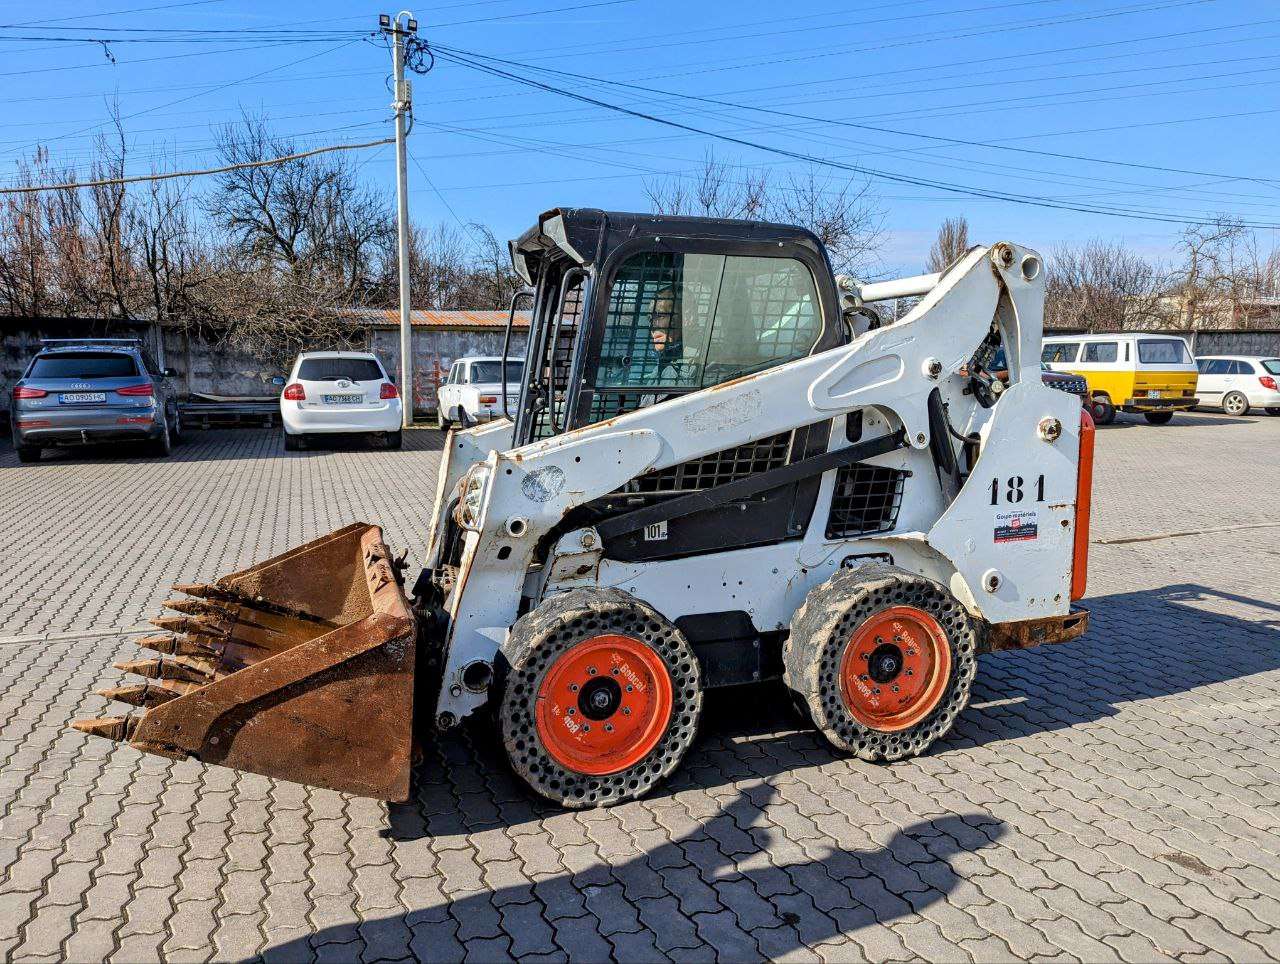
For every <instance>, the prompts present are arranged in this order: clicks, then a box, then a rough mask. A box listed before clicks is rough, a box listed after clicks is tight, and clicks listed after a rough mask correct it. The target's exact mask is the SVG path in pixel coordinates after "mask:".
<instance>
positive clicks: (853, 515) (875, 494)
mask: <svg viewBox="0 0 1280 964" xmlns="http://www.w3.org/2000/svg"><path fill="white" fill-rule="evenodd" d="M910 474H911V473H910V472H906V471H903V470H901V469H890V468H885V467H884V466H880V465H846V466H845V467H844V468H842V469H840V470H839V471H838V472H837V473H836V484H835V489H834V491H833V492H832V493H831V513H830V515H828V516H827V538H828V539H847V538H849V537H850V536H865V535H870V534H872V533H876V532H889V531H890V530H892V529H893V528H894V527H895V526H896V525H897V524H898V510H899V509H900V508H902V490H903V487H904V486H905V485H906V480H907V476H909V475H910Z"/></svg>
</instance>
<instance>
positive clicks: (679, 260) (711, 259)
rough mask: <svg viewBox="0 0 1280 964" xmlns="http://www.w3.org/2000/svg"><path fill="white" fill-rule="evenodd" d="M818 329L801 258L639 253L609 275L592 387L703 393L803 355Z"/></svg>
mask: <svg viewBox="0 0 1280 964" xmlns="http://www.w3.org/2000/svg"><path fill="white" fill-rule="evenodd" d="M821 333H822V315H821V311H820V309H819V305H818V292H817V289H816V288H815V286H814V282H813V276H812V275H811V274H810V273H809V269H808V268H806V267H805V266H804V265H803V264H801V263H800V262H799V261H795V260H792V259H789V258H751V257H731V256H725V255H710V254H678V253H674V252H645V253H642V254H638V255H635V256H634V257H632V258H630V259H628V260H627V261H625V262H624V263H623V264H622V266H621V267H620V268H619V270H618V273H617V275H616V276H615V278H614V282H613V288H612V290H611V291H610V293H609V309H608V315H607V317H606V319H605V325H604V334H603V340H602V343H601V352H600V356H601V357H600V368H599V371H598V373H597V376H596V385H597V387H600V388H647V387H655V388H657V387H663V388H690V389H697V388H705V387H708V386H711V385H716V384H719V383H720V382H724V381H728V380H729V379H731V378H737V377H739V376H741V375H747V374H750V373H752V372H757V371H761V370H763V369H765V368H771V367H773V366H775V365H778V364H781V363H783V362H786V361H791V360H792V359H796V358H802V357H804V356H805V355H808V354H809V352H810V351H812V350H813V346H814V345H815V344H816V343H817V341H818V338H819V336H820V335H821Z"/></svg>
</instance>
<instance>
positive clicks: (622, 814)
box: [0, 414, 1280, 961]
mask: <svg viewBox="0 0 1280 964" xmlns="http://www.w3.org/2000/svg"><path fill="white" fill-rule="evenodd" d="M1278 443H1280V419H1268V418H1247V419H1236V420H1232V419H1227V418H1225V417H1224V416H1221V415H1212V414H1199V415H1194V416H1180V417H1179V418H1177V419H1176V420H1175V422H1174V423H1173V424H1172V425H1170V426H1167V427H1164V428H1156V427H1151V426H1147V425H1145V424H1143V423H1138V422H1134V421H1131V420H1128V419H1126V418H1124V417H1123V416H1122V418H1121V421H1120V422H1119V423H1118V424H1117V425H1115V426H1112V427H1110V428H1106V429H1103V430H1101V431H1100V433H1099V438H1098V466H1097V481H1096V487H1095V505H1096V508H1095V516H1094V531H1093V537H1094V539H1095V541H1096V544H1095V545H1094V547H1093V555H1092V567H1091V574H1090V581H1089V588H1090V598H1089V600H1088V605H1089V606H1090V608H1091V609H1092V611H1093V628H1092V629H1091V631H1090V633H1089V635H1088V636H1087V637H1086V638H1085V639H1083V640H1081V641H1079V642H1076V643H1073V644H1070V645H1066V646H1060V647H1047V648H1043V649H1038V650H1031V651H1027V652H1021V653H1009V654H1000V655H992V656H984V657H983V658H982V660H981V669H980V672H979V677H978V683H977V686H976V689H975V693H974V700H973V705H972V706H971V707H970V709H969V710H968V711H967V712H966V713H965V714H964V716H963V717H962V718H961V720H960V721H959V723H958V724H957V726H956V728H955V730H954V731H953V732H952V733H951V734H950V735H949V736H948V737H947V738H945V739H944V740H941V741H940V742H939V743H938V744H937V745H936V746H935V747H934V748H933V749H932V750H931V751H930V752H929V753H928V754H927V755H926V756H924V757H923V758H921V759H917V760H913V761H909V762H905V763H898V764H894V765H892V766H870V765H866V764H862V763H858V762H856V761H851V760H848V759H845V758H842V757H840V756H839V755H837V754H836V753H834V752H833V751H832V750H831V749H830V748H829V747H828V746H827V745H826V744H825V742H823V741H822V740H821V739H820V738H818V737H817V736H815V735H814V733H813V732H811V731H810V730H809V729H808V728H806V727H804V726H802V725H800V724H799V723H798V721H797V719H796V717H794V716H793V715H792V714H791V712H790V711H789V710H788V708H787V701H785V700H784V699H782V698H781V694H780V693H779V692H778V691H777V690H776V689H774V690H773V691H771V692H769V693H767V694H761V693H748V692H732V691H731V692H719V693H713V694H711V695H710V698H709V699H708V701H707V712H706V722H705V726H704V728H703V732H702V734H701V736H700V738H699V740H698V742H697V744H696V745H695V747H694V749H693V751H692V752H691V753H690V755H689V758H688V760H687V761H686V763H685V766H684V767H683V768H682V770H681V771H680V772H679V773H678V774H677V775H676V776H675V778H674V779H673V780H672V781H671V782H670V783H668V784H667V785H666V786H664V787H662V788H660V789H659V790H658V792H656V793H654V794H653V795H652V796H650V797H649V798H647V799H645V800H643V801H640V802H637V803H632V804H627V805H624V806H620V807H615V808H612V809H608V810H598V811H588V812H582V813H567V812H561V811H557V810H556V809H555V808H553V807H550V806H548V805H546V804H544V803H542V802H540V801H538V800H536V799H534V798H533V797H532V796H531V795H530V794H529V793H527V792H526V791H525V790H524V789H523V788H522V786H521V785H520V784H518V783H517V782H516V780H515V779H514V778H513V777H512V776H511V775H510V774H509V772H508V771H507V769H506V767H505V764H504V762H503V760H502V758H501V755H500V753H499V752H498V751H497V750H496V748H495V744H494V741H493V740H492V738H491V734H489V733H488V732H487V731H486V730H485V728H484V727H483V726H481V725H476V726H473V727H467V728H464V729H463V731H462V732H460V733H458V734H457V735H456V736H454V737H451V738H449V739H445V740H442V741H440V742H439V743H438V744H435V745H433V746H431V747H430V748H429V752H428V758H427V759H426V761H425V762H424V763H423V765H422V768H421V772H420V777H421V778H422V779H420V784H421V790H420V792H419V793H418V795H417V797H416V799H415V800H414V801H413V802H412V803H411V804H408V805H405V806H392V807H390V808H388V807H386V806H384V805H382V804H379V803H376V802H373V801H369V800H362V799H355V798H348V797H343V796H341V795H338V794H335V793H330V792H328V791H321V790H310V789H306V788H303V787H298V786H295V785H292V784H287V783H280V782H275V781H271V780H267V779H264V778H261V777H256V776H251V775H244V774H236V773H232V772H230V771H226V770H221V769H218V768H205V767H201V766H199V765H197V764H194V763H190V762H182V763H176V762H172V761H167V760H163V759H160V758H157V757H144V756H141V755H140V754H138V753H136V752H134V751H132V750H129V749H127V748H120V747H117V746H114V745H112V744H111V743H109V742H107V741H104V740H98V739H91V738H89V737H86V736H84V735H82V734H79V733H77V732H75V731H72V730H69V729H68V728H67V723H68V721H70V720H71V719H74V718H76V717H81V716H91V715H96V714H98V713H100V712H101V711H102V710H103V708H104V707H103V702H102V700H101V699H99V698H97V697H95V696H93V695H91V692H92V690H93V689H94V688H95V687H96V686H99V685H102V684H107V683H110V682H112V681H113V679H114V678H116V677H118V674H117V673H115V672H114V671H113V670H111V669H110V668H109V667H110V664H111V662H112V661H113V660H114V659H117V658H120V657H121V656H125V655H128V654H130V653H131V652H132V647H131V646H130V644H129V642H128V639H127V638H126V637H122V636H120V635H109V634H113V633H114V634H118V633H121V632H123V631H126V630H131V629H134V628H137V627H140V626H141V625H142V624H143V623H144V621H145V620H146V619H147V618H148V617H149V616H151V615H154V614H155V613H156V612H157V610H158V607H159V603H160V601H161V600H162V599H163V598H164V597H165V595H166V592H167V586H168V585H169V584H170V583H171V582H173V581H177V580H183V581H195V580H203V579H209V578H212V577H213V576H215V575H217V574H219V573H223V572H228V571H231V570H233V569H237V568H241V567H243V566H246V565H248V564H250V563H252V562H254V561H255V560H257V559H260V558H262V557H265V556H267V555H270V554H273V553H276V552H279V551H281V550H283V549H285V548H287V547H288V546H291V545H294V544H296V543H298V542H302V541H304V540H306V539H310V538H313V537H315V536H317V535H320V534H322V533H324V532H326V531H329V530H331V529H334V528H337V527H338V526H341V525H344V524H346V523H349V522H352V521H356V520H367V521H374V522H379V523H381V524H382V525H383V526H384V527H385V529H386V531H387V535H388V541H389V542H390V543H391V544H392V545H393V546H395V547H400V548H407V549H409V551H410V562H411V563H413V564H416V563H417V562H418V561H419V558H418V553H420V552H421V550H422V548H423V545H424V542H425V539H426V535H427V533H426V527H427V524H428V519H429V510H430V503H431V500H432V498H433V495H434V491H435V486H434V476H435V471H436V468H437V466H438V462H439V445H440V437H439V435H438V434H437V433H435V432H430V431H420V432H414V433H411V434H410V435H408V436H407V438H406V449H405V450H404V451H401V452H386V451H377V450H373V451H366V450H364V449H363V448H361V447H351V448H347V449H343V450H337V451H313V452H306V453H290V454H288V455H286V454H285V453H284V452H283V451H282V450H281V448H280V444H279V440H278V437H277V436H275V435H274V434H272V433H267V432H259V431H238V432H229V431H228V432H210V433H193V435H192V441H191V443H190V444H188V445H185V446H183V447H182V448H180V449H178V450H177V452H176V453H175V455H174V457H173V458H172V459H170V460H168V461H165V462H158V461H152V460H149V459H145V458H134V457H133V456H132V455H131V454H130V453H128V452H125V451H117V452H108V453H105V454H103V453H94V454H87V455H81V454H75V455H68V454H60V455H59V456H58V457H56V458H51V459H49V460H48V461H47V462H45V463H42V464H40V465H36V466H19V465H18V464H17V461H16V459H15V457H14V455H13V452H12V449H11V448H9V447H8V446H5V447H3V448H0V483H2V484H0V519H3V522H4V524H3V526H2V527H0V580H3V582H2V586H3V592H0V637H4V638H3V639H0V720H3V723H0V759H3V765H2V766H0V875H2V876H0V956H3V957H4V959H6V960H23V961H27V960H56V959H73V960H101V959H111V960H119V961H134V960H150V959H158V958H165V959H169V960H179V961H186V960H200V961H203V960H210V959H218V960H225V959H242V958H254V957H261V958H262V959H264V960H267V961H295V960H330V959H332V960H342V961H351V960H362V961H373V960H396V959H406V958H411V957H414V956H416V957H418V958H428V959H437V960H440V959H462V958H464V957H465V958H467V959H472V960H495V959H504V958H508V957H513V956H514V957H519V958H521V959H526V960H539V961H540V960H565V959H566V958H570V957H572V958H574V959H576V960H604V959H610V958H613V959H617V960H652V959H657V958H662V957H670V958H673V959H679V960H682V961H684V960H691V961H696V960H711V959H715V958H717V957H718V958H722V959H751V958H760V957H771V958H779V959H795V960H838V961H858V960H864V959H865V960H873V961H898V960H903V961H905V960H917V959H923V960H970V959H972V960H984V961H985V960H1005V959H1035V960H1044V961H1068V960H1090V961H1095V960H1096V961H1103V960H1131V961H1132V960H1144V961H1145V960H1169V959H1177V960H1197V961H1198V960H1225V959H1230V960H1256V959H1262V958H1269V959H1275V958H1277V957H1278V956H1280V834H1278V833H1277V829H1278V827H1280V732H1278V731H1277V728H1276V723H1275V721H1276V719H1277V711H1278V710H1280V566H1278V565H1277V555H1280V552H1278V550H1277V548H1276V547H1277V546H1280V538H1278V537H1280V507H1277V504H1276V500H1275V493H1276V491H1277V485H1278V484H1280V461H1278V460H1277V459H1276V458H1275V453H1276V451H1277V446H1278ZM1206 530H1207V531H1206ZM1174 533H1191V534H1182V535H1173V534H1174ZM1150 536H1167V537H1166V538H1157V539H1150V540H1148V541H1137V542H1117V541H1116V540H1123V539H1134V538H1145V537H1150ZM773 697H776V698H773ZM747 707H749V709H747ZM768 707H771V708H768ZM762 708H764V709H762Z"/></svg>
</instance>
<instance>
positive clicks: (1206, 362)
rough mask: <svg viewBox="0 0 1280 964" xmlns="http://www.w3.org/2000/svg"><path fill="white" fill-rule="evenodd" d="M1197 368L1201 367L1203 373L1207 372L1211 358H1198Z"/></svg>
mask: <svg viewBox="0 0 1280 964" xmlns="http://www.w3.org/2000/svg"><path fill="white" fill-rule="evenodd" d="M1196 368H1197V369H1199V371H1200V374H1201V375H1204V374H1207V373H1208V371H1209V359H1207V358H1197V359H1196Z"/></svg>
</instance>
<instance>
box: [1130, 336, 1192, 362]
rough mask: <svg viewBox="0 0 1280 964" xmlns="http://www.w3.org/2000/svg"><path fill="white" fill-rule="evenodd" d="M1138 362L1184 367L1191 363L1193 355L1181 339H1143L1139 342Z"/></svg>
mask: <svg viewBox="0 0 1280 964" xmlns="http://www.w3.org/2000/svg"><path fill="white" fill-rule="evenodd" d="M1138 361H1140V362H1142V364H1144V365H1184V364H1186V363H1187V362H1189V361H1191V355H1190V354H1189V353H1188V352H1187V343H1186V342H1185V341H1183V340H1182V339H1181V338H1142V339H1139V341H1138Z"/></svg>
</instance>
